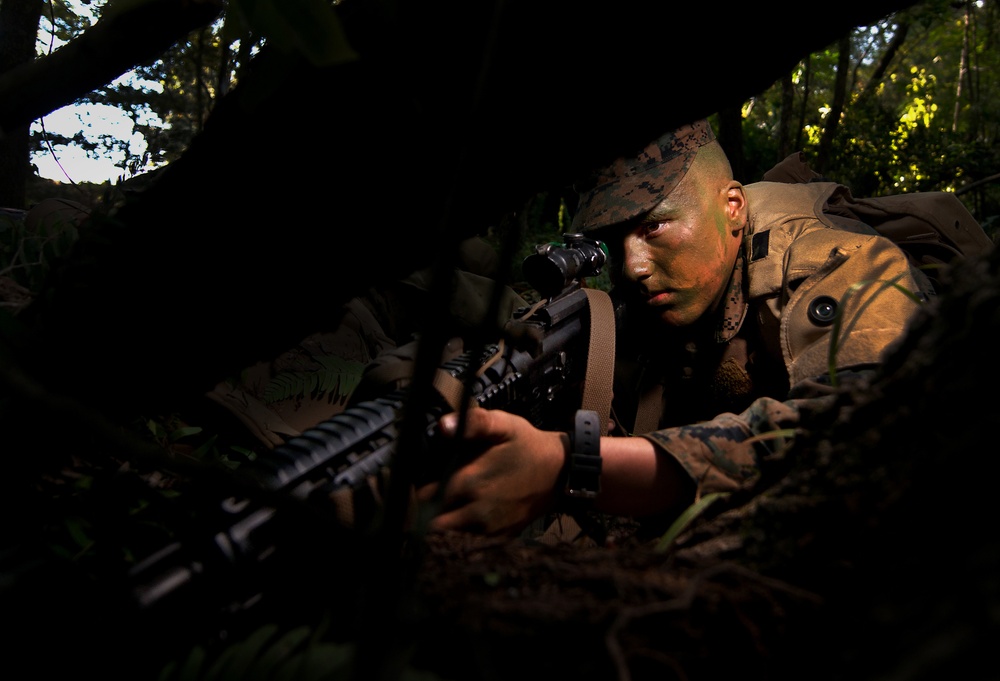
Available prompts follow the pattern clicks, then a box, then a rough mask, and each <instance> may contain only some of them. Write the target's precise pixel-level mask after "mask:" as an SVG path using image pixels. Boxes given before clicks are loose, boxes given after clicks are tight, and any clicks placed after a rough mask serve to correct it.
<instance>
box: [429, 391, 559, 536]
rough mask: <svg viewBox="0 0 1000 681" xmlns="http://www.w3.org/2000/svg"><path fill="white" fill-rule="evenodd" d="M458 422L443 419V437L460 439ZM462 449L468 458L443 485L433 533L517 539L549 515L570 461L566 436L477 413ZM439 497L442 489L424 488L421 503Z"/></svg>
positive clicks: (472, 413)
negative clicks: (452, 531) (454, 531)
mask: <svg viewBox="0 0 1000 681" xmlns="http://www.w3.org/2000/svg"><path fill="white" fill-rule="evenodd" d="M457 417H458V415H457V414H454V413H453V414H448V415H446V416H444V417H442V418H441V420H440V422H439V424H438V428H439V432H440V433H441V434H442V435H444V436H445V437H457V436H458V434H457V433H456V429H457V424H458V418H457ZM461 445H462V446H463V447H464V448H465V449H466V451H467V453H468V456H469V457H470V458H469V460H468V462H467V463H465V464H464V465H463V466H462V467H461V468H459V469H458V470H457V471H456V472H455V473H454V475H452V476H451V477H450V478H449V479H448V480H447V481H446V483H444V484H445V488H444V493H443V496H442V500H441V501H442V505H441V511H440V513H439V514H438V515H437V516H436V517H435V518H434V519H433V520H432V521H431V523H430V528H431V529H432V530H448V529H458V530H467V531H473V532H481V533H485V534H491V535H500V534H510V535H514V534H517V533H518V532H520V531H521V530H523V529H524V528H525V527H527V526H528V525H529V524H530V523H531V521H532V520H534V519H535V518H537V517H538V516H540V515H542V514H543V513H545V512H546V511H548V510H550V508H551V506H552V504H553V500H554V498H555V485H556V482H557V480H558V478H559V473H560V471H561V470H562V467H563V464H564V463H565V460H566V448H567V446H568V438H567V436H566V435H565V434H564V433H559V432H550V431H542V430H539V429H537V428H535V427H534V426H533V425H532V424H531V423H529V422H528V421H527V420H526V419H523V418H521V417H520V416H515V415H513V414H510V413H507V412H504V411H500V410H491V409H481V408H473V409H470V410H469V412H468V419H467V422H466V427H465V432H464V433H463V434H462V442H461ZM437 491H438V483H432V484H429V485H425V486H424V487H421V488H420V489H418V490H417V498H418V500H420V501H430V500H431V499H432V498H433V497H434V495H435V493H436V492H437Z"/></svg>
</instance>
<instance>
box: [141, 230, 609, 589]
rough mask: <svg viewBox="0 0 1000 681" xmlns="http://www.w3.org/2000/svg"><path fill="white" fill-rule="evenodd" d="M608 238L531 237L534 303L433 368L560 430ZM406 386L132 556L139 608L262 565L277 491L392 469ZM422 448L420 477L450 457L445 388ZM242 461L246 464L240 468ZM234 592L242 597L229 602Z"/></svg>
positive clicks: (568, 421)
mask: <svg viewBox="0 0 1000 681" xmlns="http://www.w3.org/2000/svg"><path fill="white" fill-rule="evenodd" d="M605 259H606V251H605V249H604V245H603V244H602V243H601V242H599V241H595V240H593V239H588V238H586V237H583V236H582V235H565V243H564V245H563V246H558V245H556V244H546V245H542V246H538V247H537V248H536V253H535V254H533V255H531V256H529V257H528V258H527V259H526V260H525V263H524V271H525V275H526V276H527V277H529V282H530V283H532V285H533V286H534V287H535V289H536V290H537V291H539V293H540V294H542V295H543V296H547V297H545V298H543V300H542V302H540V303H539V304H538V305H536V306H534V307H531V308H525V309H522V310H518V312H517V313H515V315H514V317H513V318H512V319H511V320H510V321H509V322H508V324H507V326H506V328H505V331H504V334H503V338H502V339H501V340H499V341H498V342H497V343H494V344H490V345H488V346H486V347H485V348H483V349H482V350H469V351H467V352H465V353H463V354H462V355H459V356H458V357H456V358H455V359H452V360H450V361H447V362H444V363H443V364H441V366H440V371H441V372H444V373H445V374H446V375H447V376H450V377H451V378H452V379H455V380H456V381H461V382H462V384H463V385H464V386H465V390H466V392H465V395H467V396H468V398H469V399H470V400H471V402H472V403H473V404H474V405H475V406H478V407H482V408H487V409H503V410H505V411H508V412H511V413H515V414H518V415H520V416H523V417H524V418H526V419H527V420H529V421H530V422H531V423H533V424H534V425H535V426H536V427H538V428H541V429H548V430H566V429H569V428H571V427H572V419H573V416H574V414H575V412H576V410H577V409H579V408H580V406H581V400H582V394H583V390H582V387H583V382H584V378H585V375H586V369H587V361H588V357H587V352H588V342H589V335H590V327H589V323H588V322H589V304H588V297H587V295H586V293H585V291H584V289H583V283H584V280H585V279H586V278H589V277H593V276H597V275H598V274H600V271H601V268H602V267H603V265H604V263H605ZM406 397H407V396H406V391H405V389H404V390H395V391H392V392H390V393H388V394H386V395H384V396H381V397H378V398H376V399H373V400H368V401H364V402H360V403H358V404H355V405H352V406H350V407H349V408H347V409H345V410H344V411H343V412H341V413H339V414H337V415H335V416H333V417H332V418H330V419H328V420H327V421H324V422H322V423H320V424H318V425H316V426H315V427H313V428H311V429H308V430H306V431H304V432H303V433H301V434H300V435H298V436H296V437H293V438H291V439H290V440H288V441H287V442H286V443H284V444H282V445H279V446H278V447H276V448H275V449H274V450H273V451H272V452H270V453H269V455H268V456H266V457H261V458H260V459H259V460H258V461H256V462H254V463H253V464H252V465H251V466H250V469H249V470H248V471H244V473H249V475H250V480H251V482H250V486H251V487H252V488H256V489H259V490H260V492H261V494H259V495H256V494H252V495H249V496H247V497H230V498H228V499H226V500H224V501H223V502H222V503H221V504H219V505H218V508H217V509H216V511H215V513H216V515H215V517H213V518H210V519H208V520H207V521H206V522H207V524H208V525H209V526H210V527H212V528H217V529H216V530H215V531H213V532H210V533H206V534H208V535H210V536H203V537H202V538H201V540H200V541H191V539H190V538H185V537H182V538H181V539H180V540H178V541H175V542H173V543H171V544H169V545H168V546H165V547H164V548H163V549H161V550H160V551H157V552H156V553H154V554H153V555H150V556H149V557H148V558H146V559H145V560H143V561H142V562H140V563H138V564H137V565H136V566H135V567H134V568H133V569H132V570H131V571H130V574H129V579H130V584H131V591H132V594H133V599H134V601H135V602H136V604H137V605H138V606H139V607H140V608H144V609H145V608H150V607H152V606H153V605H155V604H157V603H160V602H162V601H164V600H165V599H168V598H171V597H174V596H175V595H176V594H177V593H178V592H180V591H184V590H190V589H191V587H192V585H194V584H195V583H197V582H198V581H208V580H211V583H212V584H213V585H215V586H216V587H220V586H221V585H224V584H228V583H229V581H230V579H229V577H227V576H226V575H229V576H230V577H233V576H235V575H240V579H239V580H236V581H240V582H242V583H246V582H247V581H248V580H247V578H246V576H247V574H250V573H254V572H259V571H260V570H261V568H262V566H263V565H265V564H266V563H267V561H269V560H270V559H271V558H272V557H273V555H274V554H275V553H277V552H280V546H281V542H282V540H283V539H284V540H287V537H285V536H284V534H283V532H282V530H281V528H280V523H279V522H278V521H279V520H280V519H281V516H282V511H281V508H279V507H280V506H281V505H280V504H270V503H268V501H274V500H278V499H284V500H288V501H291V502H294V503H298V502H309V504H310V505H312V504H319V505H323V504H326V505H327V506H329V505H330V500H331V499H332V498H334V497H336V496H337V495H338V494H340V495H341V496H342V495H343V493H344V492H345V491H347V492H351V491H354V490H361V489H364V488H365V487H367V486H369V485H370V484H372V483H371V480H372V478H373V476H374V477H378V476H380V475H382V474H383V473H384V472H386V471H387V470H389V469H391V464H392V459H393V456H395V445H396V442H397V438H398V435H399V426H400V423H401V420H402V418H403V414H404V409H405V408H406V407H407V402H406ZM422 408H423V411H424V414H423V418H425V419H426V440H425V442H426V445H427V452H422V455H425V456H424V458H422V459H421V474H420V475H421V479H420V480H418V481H417V482H420V481H428V480H431V479H435V478H440V477H441V476H442V475H443V474H444V472H445V470H446V469H447V464H448V462H447V461H445V460H444V457H443V456H439V457H435V456H434V449H435V447H434V439H435V437H436V427H437V426H436V424H437V420H438V419H439V418H440V417H441V416H442V415H444V414H445V413H446V412H448V411H450V410H451V407H450V405H449V404H448V403H447V400H445V399H444V398H442V399H441V400H440V401H439V402H438V403H435V404H432V405H424V406H423V407H422ZM241 470H242V469H241ZM260 586H261V585H256V586H253V587H251V588H249V589H248V590H246V593H245V594H243V595H241V596H239V597H238V598H236V600H232V599H231V602H230V603H229V606H228V607H229V608H230V609H233V608H239V607H243V606H245V605H246V604H247V603H249V602H251V601H252V600H254V598H255V597H256V596H257V594H256V589H257V588H258V587H260ZM236 601H238V602H236Z"/></svg>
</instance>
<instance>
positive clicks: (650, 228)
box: [639, 220, 667, 236]
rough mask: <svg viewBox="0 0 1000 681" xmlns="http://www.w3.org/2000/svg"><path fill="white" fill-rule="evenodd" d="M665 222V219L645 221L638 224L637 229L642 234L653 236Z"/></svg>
mask: <svg viewBox="0 0 1000 681" xmlns="http://www.w3.org/2000/svg"><path fill="white" fill-rule="evenodd" d="M666 224H667V221H666V220H662V221H658V222H645V223H643V224H641V225H639V231H640V233H641V234H643V235H644V236H653V235H655V234H658V233H659V232H660V231H661V230H662V229H663V228H664V227H665V226H666Z"/></svg>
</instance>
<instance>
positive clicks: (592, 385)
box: [581, 288, 615, 435]
mask: <svg viewBox="0 0 1000 681" xmlns="http://www.w3.org/2000/svg"><path fill="white" fill-rule="evenodd" d="M583 291H584V293H586V294H587V300H588V302H589V303H590V349H589V350H588V352H587V373H586V377H585V378H584V383H583V403H582V405H581V409H592V410H594V411H596V412H597V414H598V416H600V417H601V435H607V434H608V418H609V417H610V415H611V396H612V391H613V380H614V371H615V311H614V306H613V305H612V303H611V296H609V295H608V294H607V293H606V292H605V291H602V290H600V289H594V288H586V289H583Z"/></svg>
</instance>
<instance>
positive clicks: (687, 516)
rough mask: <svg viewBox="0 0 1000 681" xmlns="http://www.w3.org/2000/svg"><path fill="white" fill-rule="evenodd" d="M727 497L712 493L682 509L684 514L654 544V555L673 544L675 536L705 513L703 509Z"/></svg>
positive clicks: (725, 493) (723, 494) (727, 494)
mask: <svg viewBox="0 0 1000 681" xmlns="http://www.w3.org/2000/svg"><path fill="white" fill-rule="evenodd" d="M727 496H729V493H728V492H713V493H712V494H706V495H705V496H703V497H702V498H701V499H698V500H697V501H696V502H694V503H693V504H691V505H690V506H688V507H687V508H686V509H684V512H683V513H681V514H680V516H679V517H678V518H677V520H675V521H674V522H673V524H672V525H671V526H670V527H669V528H668V529H667V531H666V532H665V533H664V535H663V536H662V537H660V540H659V541H658V542H656V546H655V547H654V548H653V550H654V551H655V552H656V553H665V552H666V550H667V549H668V548H670V545H671V544H673V543H674V541H675V540H676V539H677V536H678V535H679V534H680V533H681V532H683V531H684V528H686V527H687V526H688V525H690V524H691V521H693V520H694V519H695V518H697V517H698V516H700V515H701V514H702V513H704V512H705V509H706V508H708V507H709V506H711V505H712V504H714V503H715V502H716V501H718V500H719V499H722V498H724V497H727Z"/></svg>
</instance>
